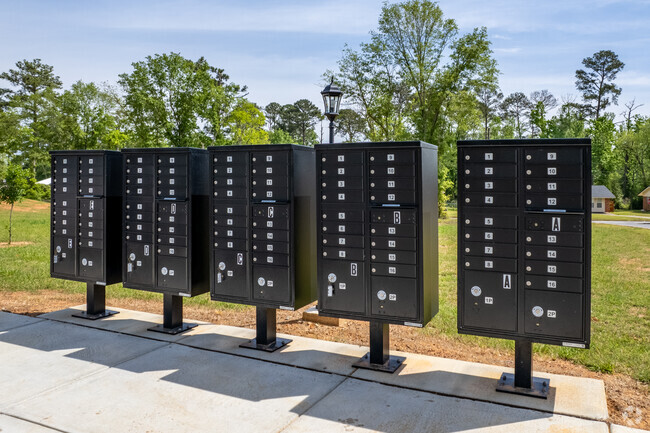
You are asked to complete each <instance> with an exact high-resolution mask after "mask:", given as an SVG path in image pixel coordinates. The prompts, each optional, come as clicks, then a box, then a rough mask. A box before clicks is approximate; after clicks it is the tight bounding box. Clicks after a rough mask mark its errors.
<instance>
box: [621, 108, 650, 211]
mask: <svg viewBox="0 0 650 433" xmlns="http://www.w3.org/2000/svg"><path fill="white" fill-rule="evenodd" d="M613 153H614V156H615V158H616V159H617V161H618V167H619V172H620V182H621V191H622V195H623V197H624V198H625V199H626V201H628V202H631V203H634V202H637V201H638V198H637V194H639V192H641V191H643V190H644V189H645V188H647V187H648V186H650V118H642V117H637V118H636V121H635V122H634V124H631V125H630V128H628V129H626V130H624V131H621V132H620V133H619V134H618V136H617V137H616V146H615V147H614V150H613Z"/></svg>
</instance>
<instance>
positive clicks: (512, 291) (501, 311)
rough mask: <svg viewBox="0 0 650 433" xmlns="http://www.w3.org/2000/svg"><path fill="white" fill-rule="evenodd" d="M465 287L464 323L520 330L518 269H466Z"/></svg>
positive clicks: (488, 327) (505, 329)
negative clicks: (518, 323)
mask: <svg viewBox="0 0 650 433" xmlns="http://www.w3.org/2000/svg"><path fill="white" fill-rule="evenodd" d="M463 291H464V293H463V300H464V301H463V305H462V312H460V313H459V314H462V316H463V319H464V322H463V323H464V326H466V327H475V328H485V329H497V330H502V331H510V332H514V331H516V330H517V275H516V273H496V272H474V271H472V272H466V273H465V280H464V283H463Z"/></svg>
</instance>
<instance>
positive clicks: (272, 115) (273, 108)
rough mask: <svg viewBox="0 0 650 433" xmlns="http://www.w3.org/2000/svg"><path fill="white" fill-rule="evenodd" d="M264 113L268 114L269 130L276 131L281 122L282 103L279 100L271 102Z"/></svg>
mask: <svg viewBox="0 0 650 433" xmlns="http://www.w3.org/2000/svg"><path fill="white" fill-rule="evenodd" d="M264 113H265V114H266V122H267V123H268V124H269V131H275V129H276V128H277V127H278V124H279V123H280V119H281V115H282V105H280V104H278V103H277V102H271V103H270V104H268V105H267V106H266V107H264Z"/></svg>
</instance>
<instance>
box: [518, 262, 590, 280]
mask: <svg viewBox="0 0 650 433" xmlns="http://www.w3.org/2000/svg"><path fill="white" fill-rule="evenodd" d="M524 264H525V269H526V273H527V274H533V275H551V276H554V275H557V276H560V277H570V278H581V277H582V263H567V262H555V261H553V262H549V261H538V260H526V261H525V263H524Z"/></svg>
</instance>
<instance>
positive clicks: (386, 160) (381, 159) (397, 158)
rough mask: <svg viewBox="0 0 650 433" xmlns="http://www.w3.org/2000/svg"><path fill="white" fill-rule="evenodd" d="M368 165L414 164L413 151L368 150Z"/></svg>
mask: <svg viewBox="0 0 650 433" xmlns="http://www.w3.org/2000/svg"><path fill="white" fill-rule="evenodd" d="M369 153H370V157H369V158H368V159H369V160H370V166H373V165H391V164H406V165H415V152H414V151H412V150H389V151H370V152H369Z"/></svg>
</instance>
